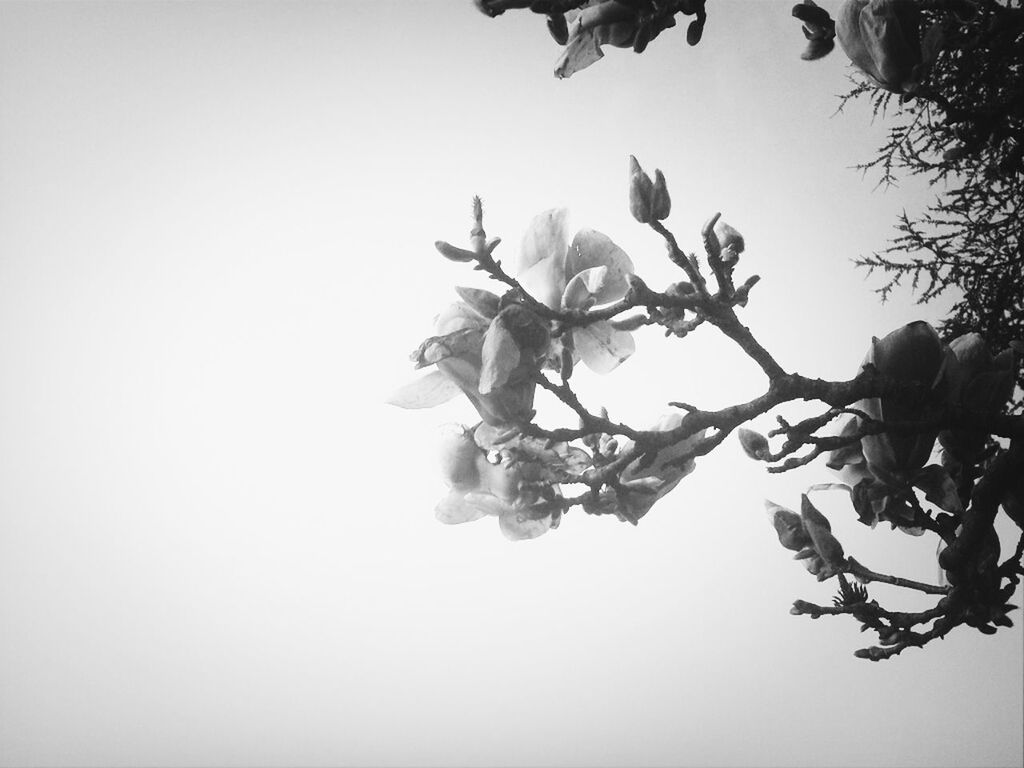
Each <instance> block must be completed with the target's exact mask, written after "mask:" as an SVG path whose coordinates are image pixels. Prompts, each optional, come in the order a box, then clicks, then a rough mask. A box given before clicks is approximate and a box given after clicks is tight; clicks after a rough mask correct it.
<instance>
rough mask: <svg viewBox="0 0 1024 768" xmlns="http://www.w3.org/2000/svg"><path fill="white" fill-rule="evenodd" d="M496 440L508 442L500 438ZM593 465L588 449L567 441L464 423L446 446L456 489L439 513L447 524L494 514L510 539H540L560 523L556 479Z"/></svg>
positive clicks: (444, 456) (444, 461)
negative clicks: (548, 441)
mask: <svg viewBox="0 0 1024 768" xmlns="http://www.w3.org/2000/svg"><path fill="white" fill-rule="evenodd" d="M497 439H501V440H503V442H500V443H495V442H494V441H495V440H497ZM589 464H590V457H589V456H588V455H587V454H586V453H585V452H584V451H581V450H579V449H575V448H571V447H570V446H568V445H566V444H564V443H562V444H558V445H555V446H551V447H548V446H545V445H543V444H542V443H541V442H540V441H536V440H532V439H531V438H527V437H523V436H518V437H515V438H512V439H505V436H500V437H499V436H498V435H496V433H495V431H494V430H492V429H489V428H487V427H486V426H483V425H481V426H478V427H477V428H476V429H475V430H466V429H463V428H459V429H456V430H454V431H452V432H450V433H449V434H448V435H447V436H446V439H445V441H444V444H443V445H442V447H441V465H442V471H443V473H444V479H445V482H447V484H448V486H449V487H450V489H451V490H450V491H449V493H448V495H447V496H445V497H444V498H443V499H442V500H441V501H440V502H439V503H438V505H437V507H436V508H435V514H436V515H437V519H438V520H440V521H441V522H443V523H448V524H456V523H466V522H471V521H473V520H479V519H480V518H482V517H485V516H487V515H492V516H495V517H497V518H498V524H499V526H500V527H501V531H502V533H504V534H505V536H507V537H508V538H510V539H512V540H516V541H518V540H523V539H535V538H537V537H538V536H540V535H541V534H543V533H545V532H546V531H548V530H549V529H550V528H554V527H557V525H558V522H559V519H560V516H561V508H560V507H558V505H557V499H558V498H559V497H560V495H561V494H560V492H559V491H558V489H557V486H556V485H555V481H556V480H557V478H558V477H560V476H567V475H578V474H579V473H580V472H582V471H583V470H584V469H585V468H586V467H587V466H589ZM545 491H547V493H545ZM553 502H555V503H553Z"/></svg>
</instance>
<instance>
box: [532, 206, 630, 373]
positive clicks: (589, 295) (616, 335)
mask: <svg viewBox="0 0 1024 768" xmlns="http://www.w3.org/2000/svg"><path fill="white" fill-rule="evenodd" d="M566 217H567V211H566V210H565V209H564V208H558V209H553V210H549V211H545V212H544V213H541V214H539V215H537V216H535V217H534V218H533V221H532V222H531V223H530V226H529V227H528V228H527V231H526V235H525V236H524V237H523V244H522V248H521V250H520V254H519V265H518V275H519V277H518V279H519V283H520V285H522V286H523V288H524V289H525V290H526V291H527V293H529V294H530V295H531V296H533V297H534V298H536V299H537V300H538V301H540V302H542V303H543V304H544V305H545V306H547V307H549V308H550V309H555V310H586V309H590V308H591V307H593V306H599V305H603V304H609V303H611V302H613V301H617V300H618V299H621V298H622V297H623V296H624V295H625V293H626V290H627V288H628V283H627V279H626V278H627V275H629V274H631V273H632V272H633V262H632V261H631V260H630V258H629V256H627V255H626V253H625V252H624V251H623V250H622V249H621V248H619V247H618V246H617V245H615V243H613V242H612V241H611V240H610V239H609V238H608V237H607V236H605V235H603V234H601V233H600V232H596V231H594V230H592V229H581V230H580V231H579V232H577V233H576V235H575V237H574V238H573V239H572V242H571V243H570V241H569V236H568V230H567V227H566ZM571 339H572V341H571V343H572V347H573V350H574V353H577V354H578V355H579V357H580V358H582V360H583V362H584V363H586V365H587V366H588V367H589V368H590V369H591V370H593V371H595V372H596V373H608V372H609V371H611V370H613V369H614V368H616V367H617V366H618V365H619V363H621V362H622V361H623V360H625V359H626V358H628V357H629V356H630V355H632V354H633V352H634V351H635V349H636V344H635V343H634V341H633V336H632V335H631V334H630V333H629V332H628V331H620V330H616V329H615V328H614V327H613V326H612V325H611V323H609V322H608V321H605V320H602V321H599V322H596V323H591V324H589V325H587V326H585V327H582V328H574V329H573V330H572V333H571Z"/></svg>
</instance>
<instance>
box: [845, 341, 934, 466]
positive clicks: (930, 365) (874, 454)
mask: <svg viewBox="0 0 1024 768" xmlns="http://www.w3.org/2000/svg"><path fill="white" fill-rule="evenodd" d="M947 355H948V351H947V350H946V349H945V348H944V347H943V345H942V342H941V341H940V340H939V335H938V334H937V333H936V332H935V329H934V328H932V327H931V326H930V325H929V324H928V323H925V322H923V321H917V322H913V323H909V324H908V325H905V326H903V327H902V328H898V329H896V330H895V331H893V332H892V333H890V334H888V335H887V336H885V337H884V338H882V339H880V340H879V339H872V340H871V348H870V349H869V350H868V354H867V357H865V359H864V365H873V366H874V367H875V368H876V369H877V370H878V372H879V373H880V374H882V375H883V376H886V377H888V378H890V379H895V380H896V381H899V382H902V383H906V384H918V385H923V386H925V387H928V388H930V389H931V391H932V392H933V393H935V394H938V395H940V396H941V395H942V394H944V393H945V391H946V390H947V389H948V384H949V377H948V374H947V365H948V362H947V361H948V357H947ZM917 400H918V399H916V398H912V397H908V396H906V395H905V394H902V395H897V396H888V397H873V398H868V399H867V400H862V401H861V402H860V403H859V408H860V410H862V411H864V412H865V413H866V414H867V415H868V416H870V417H871V418H872V419H875V420H876V421H883V422H914V421H920V420H923V419H926V418H928V417H929V416H931V415H932V412H933V410H934V408H935V407H936V404H935V403H934V402H932V403H929V402H923V403H922V402H919V401H917ZM937 434H938V431H937V430H935V429H932V428H928V427H922V428H920V429H916V430H914V431H913V432H910V433H904V434H895V433H893V432H882V433H879V434H875V435H867V436H865V437H864V439H863V440H862V441H861V445H862V448H863V451H864V460H865V463H866V465H867V469H868V471H869V472H871V474H872V475H874V477H876V478H877V479H879V480H882V481H883V482H886V483H889V484H891V485H901V484H905V483H906V482H908V481H909V480H910V479H911V478H912V477H913V476H914V475H915V474H916V473H917V471H918V470H920V469H921V468H922V467H923V466H924V465H925V463H926V462H927V461H928V457H929V456H930V455H931V451H932V446H933V445H934V444H935V438H936V436H937Z"/></svg>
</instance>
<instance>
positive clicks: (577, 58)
mask: <svg viewBox="0 0 1024 768" xmlns="http://www.w3.org/2000/svg"><path fill="white" fill-rule="evenodd" d="M684 6H693V7H684V8H683V9H682V11H683V13H685V14H688V15H692V14H696V15H697V16H698V21H697V22H693V23H691V24H690V30H688V31H687V39H688V40H689V41H690V45H696V43H697V41H698V40H699V39H700V33H701V32H702V31H703V28H704V18H705V15H704V3H703V0H691V2H687V3H684ZM674 13H675V11H673V12H671V13H664V14H660V15H655V16H649V15H643V14H641V13H640V11H639V9H638V7H637V4H636V3H634V2H626V1H622V2H619V1H618V0H590V2H588V3H587V4H586V5H584V6H583V7H582V8H580V9H579V10H577V11H570V12H568V13H567V14H566V15H565V19H566V21H567V27H568V28H567V29H566V30H565V33H564V36H565V40H564V42H565V46H566V47H565V51H564V52H563V53H562V55H561V56H560V57H559V59H558V63H557V64H556V65H555V76H556V77H570V76H571V75H573V74H575V73H576V72H579V71H580V70H581V69H586V68H587V67H589V66H590V65H591V64H593V63H594V62H596V61H598V60H599V59H601V58H602V57H603V56H604V53H603V52H602V51H601V46H602V45H613V46H615V47H616V48H632V49H633V50H634V51H636V52H637V53H642V52H643V50H644V49H645V48H646V47H647V44H648V43H649V42H651V40H653V39H654V38H655V37H657V36H658V35H659V34H661V32H662V31H663V30H665V29H668V28H670V27H674V26H675V24H676V20H675V17H674ZM559 37H561V35H559ZM556 39H558V38H557V37H556ZM559 42H560V43H561V42H563V41H562V40H559Z"/></svg>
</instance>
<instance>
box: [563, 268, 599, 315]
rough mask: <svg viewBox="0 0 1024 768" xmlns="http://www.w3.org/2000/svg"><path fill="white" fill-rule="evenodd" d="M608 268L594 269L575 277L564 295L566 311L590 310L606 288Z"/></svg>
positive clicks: (586, 270) (584, 271)
mask: <svg viewBox="0 0 1024 768" xmlns="http://www.w3.org/2000/svg"><path fill="white" fill-rule="evenodd" d="M607 276H608V267H592V268H590V269H585V270H583V271H582V272H579V273H577V274H576V275H574V276H573V278H572V280H570V281H569V284H568V285H567V286H565V291H564V292H563V293H562V307H563V308H564V309H583V310H586V309H590V308H591V307H592V306H594V304H595V302H596V299H597V294H598V293H599V292H600V291H601V289H602V288H603V287H604V284H605V281H606V278H607Z"/></svg>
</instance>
